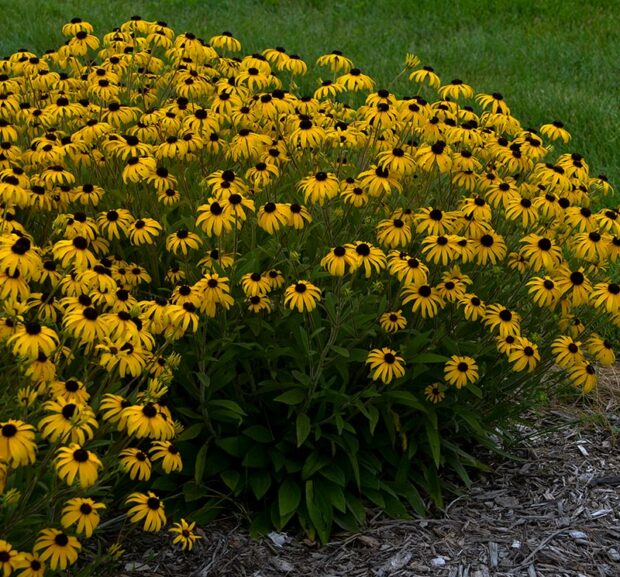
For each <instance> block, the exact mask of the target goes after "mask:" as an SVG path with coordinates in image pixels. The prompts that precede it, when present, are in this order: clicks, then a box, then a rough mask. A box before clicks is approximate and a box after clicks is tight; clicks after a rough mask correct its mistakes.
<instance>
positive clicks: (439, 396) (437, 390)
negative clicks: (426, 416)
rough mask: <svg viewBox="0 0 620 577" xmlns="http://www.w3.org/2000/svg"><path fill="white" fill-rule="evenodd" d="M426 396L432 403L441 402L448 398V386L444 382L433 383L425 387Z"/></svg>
mask: <svg viewBox="0 0 620 577" xmlns="http://www.w3.org/2000/svg"><path fill="white" fill-rule="evenodd" d="M424 398H425V399H426V400H427V401H429V402H430V403H433V404H437V403H441V401H443V400H444V399H445V398H446V386H445V385H443V384H442V383H432V384H430V385H427V386H426V387H425V388H424Z"/></svg>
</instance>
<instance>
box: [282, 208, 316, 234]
mask: <svg viewBox="0 0 620 577" xmlns="http://www.w3.org/2000/svg"><path fill="white" fill-rule="evenodd" d="M287 207H288V221H287V224H288V226H291V227H293V228H294V229H296V230H301V229H302V228H304V227H305V226H306V224H308V223H310V222H312V215H311V214H310V211H309V210H308V209H307V208H306V207H305V206H303V205H301V204H298V203H296V202H294V203H292V204H288V205H287Z"/></svg>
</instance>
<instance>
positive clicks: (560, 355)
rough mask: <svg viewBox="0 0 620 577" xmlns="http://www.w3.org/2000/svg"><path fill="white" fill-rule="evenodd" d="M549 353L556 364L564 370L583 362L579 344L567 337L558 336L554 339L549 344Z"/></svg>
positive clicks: (583, 358) (583, 357)
mask: <svg viewBox="0 0 620 577" xmlns="http://www.w3.org/2000/svg"><path fill="white" fill-rule="evenodd" d="M551 352H552V353H553V356H554V357H555V362H556V364H558V365H559V366H560V367H564V368H565V369H568V368H570V367H572V366H574V365H576V364H578V363H583V362H584V361H585V356H584V354H583V347H582V345H581V342H580V341H574V340H573V339H572V337H569V336H560V337H558V338H557V339H555V340H554V341H553V342H552V343H551Z"/></svg>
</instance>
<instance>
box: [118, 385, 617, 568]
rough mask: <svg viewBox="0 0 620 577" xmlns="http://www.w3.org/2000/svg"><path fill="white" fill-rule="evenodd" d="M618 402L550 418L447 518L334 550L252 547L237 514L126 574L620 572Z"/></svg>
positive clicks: (387, 528) (274, 541) (148, 551)
mask: <svg viewBox="0 0 620 577" xmlns="http://www.w3.org/2000/svg"><path fill="white" fill-rule="evenodd" d="M613 378H615V374H614V376H613ZM616 386H617V382H616ZM612 406H613V405H611V404H608V405H607V410H608V411H610V412H608V413H607V416H606V418H605V419H604V421H605V422H604V423H603V422H602V421H601V422H598V423H595V424H591V425H587V426H584V425H583V421H584V419H583V418H581V419H578V418H577V417H575V415H574V414H569V412H567V411H566V410H557V411H551V412H549V413H547V414H546V415H545V416H544V418H542V419H541V421H540V423H541V426H540V429H541V431H546V432H542V433H537V432H536V431H534V430H531V431H528V430H524V434H525V438H524V440H523V442H522V444H521V446H520V447H518V448H517V449H516V455H517V456H518V457H519V459H520V460H518V461H499V462H497V465H496V466H495V467H494V472H493V473H490V474H487V475H486V476H484V477H483V478H481V479H479V480H478V481H477V482H476V483H475V485H474V487H473V488H472V489H471V490H470V491H469V492H468V493H467V494H466V495H464V496H462V497H459V498H457V499H455V500H453V501H451V502H449V504H448V505H447V507H446V515H445V517H444V518H437V519H431V518H429V519H415V520H411V521H398V520H387V519H385V517H384V516H382V515H381V514H380V513H377V515H376V516H374V517H372V521H371V522H370V523H369V524H368V526H367V527H366V528H364V530H363V531H361V532H360V533H357V534H354V535H338V534H337V535H335V536H334V538H333V539H332V541H331V542H330V543H329V544H328V545H326V546H324V547H322V548H317V547H315V546H314V545H313V544H310V543H308V542H304V541H302V540H298V539H296V538H295V537H293V536H292V535H287V534H279V535H278V534H275V533H274V534H272V535H271V538H264V539H261V540H252V539H250V538H249V537H248V534H247V531H246V530H245V529H244V528H243V522H242V521H240V520H237V519H233V518H231V519H228V520H226V521H217V522H215V523H213V524H211V525H209V526H206V527H204V528H203V535H204V537H205V539H204V540H202V541H201V542H200V545H197V550H195V552H194V553H193V554H189V555H187V556H182V555H180V554H179V553H177V552H176V551H174V550H172V549H171V548H170V547H169V545H168V542H167V541H165V540H164V539H162V540H161V541H159V540H158V541H156V542H155V541H153V540H151V541H142V542H141V544H140V547H139V550H134V551H129V552H128V556H127V559H126V560H125V561H124V563H125V570H124V571H120V572H119V577H121V576H122V577H137V576H142V577H144V576H145V575H148V576H153V577H156V576H161V577H172V576H177V575H184V576H185V577H207V576H208V577H228V576H233V575H234V576H235V577H244V576H248V577H249V576H252V577H272V576H278V575H288V576H290V577H296V576H297V575H299V576H301V575H313V576H315V575H316V576H317V577H319V576H320V577H345V576H346V577H366V576H368V577H370V576H373V577H375V576H376V577H392V576H393V577H396V576H398V577H414V576H415V577H418V576H424V575H440V576H449V577H467V576H469V577H486V576H487V575H494V576H515V577H516V576H524V577H525V576H527V577H536V576H549V577H551V576H553V577H560V576H562V577H563V576H570V577H573V576H574V577H578V576H587V577H594V576H596V577H598V576H610V577H611V576H614V575H618V574H620V546H619V545H618V543H619V542H620V541H619V540H620V491H619V486H620V476H619V475H620V456H619V455H618V452H617V451H616V450H614V446H615V443H616V442H617V441H616V439H615V438H614V434H615V433H617V431H618V430H619V427H620V417H618V416H617V413H614V411H613V410H610V409H612ZM595 420H596V419H595ZM578 423H581V424H578ZM554 427H555V430H553V428H554ZM144 538H145V539H149V538H147V537H146V536H145V537H144ZM153 539H158V538H156V537H155V538H153ZM283 541H284V542H283ZM154 552H156V553H154ZM132 569H133V570H132Z"/></svg>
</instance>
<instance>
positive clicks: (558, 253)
mask: <svg viewBox="0 0 620 577" xmlns="http://www.w3.org/2000/svg"><path fill="white" fill-rule="evenodd" d="M520 242H522V243H523V249H522V250H523V253H524V255H525V256H526V257H527V259H528V262H529V264H530V266H531V267H532V268H533V269H534V270H535V271H539V270H541V269H543V268H544V269H547V270H549V271H552V270H554V269H555V268H556V267H557V266H558V265H559V264H560V263H561V262H562V260H563V256H562V249H561V248H560V247H559V246H557V245H556V244H555V243H554V242H553V241H552V240H551V239H550V238H548V237H544V236H540V235H537V234H529V235H527V236H525V237H523V238H522V239H521V241H520Z"/></svg>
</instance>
